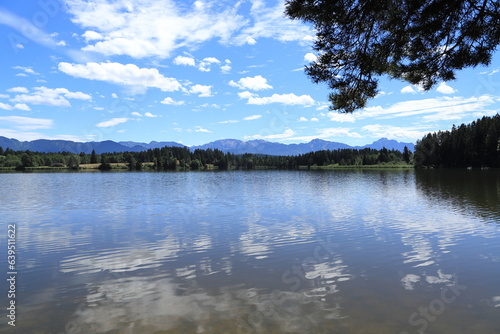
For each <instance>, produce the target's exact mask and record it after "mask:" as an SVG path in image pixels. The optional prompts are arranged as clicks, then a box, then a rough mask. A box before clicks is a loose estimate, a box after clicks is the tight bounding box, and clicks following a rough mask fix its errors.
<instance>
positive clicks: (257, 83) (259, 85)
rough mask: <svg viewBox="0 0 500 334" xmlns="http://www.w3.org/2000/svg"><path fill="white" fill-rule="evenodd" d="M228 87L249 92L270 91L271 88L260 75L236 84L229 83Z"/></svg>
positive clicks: (243, 79) (241, 80) (242, 79)
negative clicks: (249, 90)
mask: <svg viewBox="0 0 500 334" xmlns="http://www.w3.org/2000/svg"><path fill="white" fill-rule="evenodd" d="M229 85H230V86H232V87H238V88H240V89H251V90H264V89H272V88H273V86H271V85H269V84H268V83H267V79H266V78H264V77H262V76H261V75H256V76H254V77H246V78H241V79H240V80H238V82H234V81H233V80H231V81H229Z"/></svg>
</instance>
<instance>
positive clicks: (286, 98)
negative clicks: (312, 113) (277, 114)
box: [238, 91, 315, 106]
mask: <svg viewBox="0 0 500 334" xmlns="http://www.w3.org/2000/svg"><path fill="white" fill-rule="evenodd" d="M238 96H239V97H240V98H242V99H247V104H256V105H265V104H271V103H282V104H285V105H303V106H312V105H314V104H315V101H314V100H313V98H312V97H311V96H309V95H301V96H297V95H295V94H293V93H291V94H273V95H272V96H268V97H259V96H258V95H257V94H253V93H250V92H249V91H245V92H241V93H238Z"/></svg>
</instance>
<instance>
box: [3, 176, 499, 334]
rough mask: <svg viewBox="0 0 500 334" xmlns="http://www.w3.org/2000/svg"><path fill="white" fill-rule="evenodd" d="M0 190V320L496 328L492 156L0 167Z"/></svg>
mask: <svg viewBox="0 0 500 334" xmlns="http://www.w3.org/2000/svg"><path fill="white" fill-rule="evenodd" d="M0 189H1V198H0V208H1V222H0V224H1V226H2V230H3V232H2V234H0V236H1V238H0V249H3V250H4V255H3V256H4V257H5V258H6V257H7V254H6V253H7V251H6V249H7V246H6V244H7V224H12V223H15V224H16V226H17V248H18V254H17V261H18V265H17V271H18V276H17V292H18V293H17V296H16V303H17V305H18V309H17V319H16V320H17V322H16V325H17V326H16V327H15V328H12V327H11V326H8V325H7V324H6V317H5V311H3V312H2V314H4V315H3V319H2V321H1V323H0V332H2V333H23V334H24V333H28V334H30V333H41V334H49V333H52V334H61V333H65V334H72V333H85V334H86V333H113V334H116V333H125V334H132V333H133V334H135V333H137V334H139V333H140V334H150V333H154V334H161V333H182V334H184V333H217V334H233V333H235V334H239V333H245V334H247V333H384V334H385V333H394V334H409V333H482V334H489V333H499V332H500V172H499V171H495V170H488V171H480V170H478V171H454V170H446V171H413V170H410V171H390V170H387V171H385V170H364V171H362V170H334V171H255V172H199V173H198V172H188V173H147V172H142V173H34V174H0ZM2 235H3V236H2ZM1 263H2V271H3V272H4V275H6V273H7V271H8V269H7V266H6V261H5V260H2V262H1ZM0 288H1V289H2V290H1V291H0V295H2V296H3V297H2V299H0V300H1V301H2V305H1V307H2V309H4V310H5V307H6V302H5V300H6V298H4V296H5V295H6V294H7V291H8V287H7V285H6V282H5V280H2V284H1V285H0Z"/></svg>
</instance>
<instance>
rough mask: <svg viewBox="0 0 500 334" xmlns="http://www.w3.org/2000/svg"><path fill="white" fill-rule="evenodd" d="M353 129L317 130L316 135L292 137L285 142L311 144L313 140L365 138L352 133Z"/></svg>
mask: <svg viewBox="0 0 500 334" xmlns="http://www.w3.org/2000/svg"><path fill="white" fill-rule="evenodd" d="M351 130H352V129H349V128H324V129H317V130H316V133H317V134H316V135H312V136H300V137H290V138H286V139H284V140H300V141H305V142H309V141H311V140H313V139H328V138H345V137H351V138H363V136H362V135H360V134H359V133H357V132H351Z"/></svg>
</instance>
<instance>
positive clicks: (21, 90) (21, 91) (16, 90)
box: [7, 87, 29, 93]
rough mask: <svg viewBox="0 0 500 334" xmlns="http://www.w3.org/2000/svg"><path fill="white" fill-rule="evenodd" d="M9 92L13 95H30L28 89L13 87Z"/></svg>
mask: <svg viewBox="0 0 500 334" xmlns="http://www.w3.org/2000/svg"><path fill="white" fill-rule="evenodd" d="M7 91H8V92H11V93H28V92H29V90H28V88H26V87H12V88H9V89H7Z"/></svg>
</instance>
